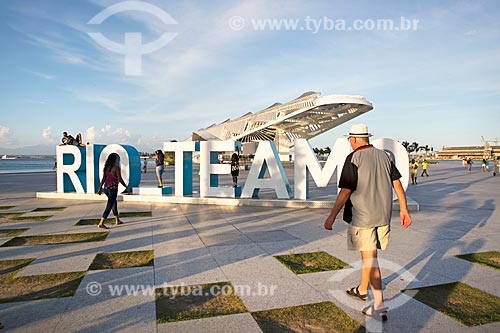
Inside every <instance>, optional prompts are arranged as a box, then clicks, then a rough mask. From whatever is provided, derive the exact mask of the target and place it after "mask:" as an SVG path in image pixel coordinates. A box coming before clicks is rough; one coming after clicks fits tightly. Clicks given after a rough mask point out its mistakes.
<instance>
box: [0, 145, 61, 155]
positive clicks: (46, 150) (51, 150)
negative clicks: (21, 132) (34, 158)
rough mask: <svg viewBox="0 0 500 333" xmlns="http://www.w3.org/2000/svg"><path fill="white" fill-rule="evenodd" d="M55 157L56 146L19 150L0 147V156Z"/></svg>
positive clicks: (27, 147) (39, 146) (37, 146)
mask: <svg viewBox="0 0 500 333" xmlns="http://www.w3.org/2000/svg"><path fill="white" fill-rule="evenodd" d="M4 154H7V155H55V154H56V145H35V146H26V147H19V148H4V147H0V155H4Z"/></svg>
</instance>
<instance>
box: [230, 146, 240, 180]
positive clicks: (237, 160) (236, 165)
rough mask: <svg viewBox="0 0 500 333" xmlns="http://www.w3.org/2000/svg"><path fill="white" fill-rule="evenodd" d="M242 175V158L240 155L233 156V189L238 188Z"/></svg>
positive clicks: (234, 154)
mask: <svg viewBox="0 0 500 333" xmlns="http://www.w3.org/2000/svg"><path fill="white" fill-rule="evenodd" d="M239 174H240V158H239V156H238V154H236V153H233V155H232V156H231V176H232V177H233V187H237V186H238V176H239Z"/></svg>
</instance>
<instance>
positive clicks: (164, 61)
mask: <svg viewBox="0 0 500 333" xmlns="http://www.w3.org/2000/svg"><path fill="white" fill-rule="evenodd" d="M119 3H123V1H116V0H80V1H71V0H64V1H63V0H36V1H35V0H23V1H16V0H2V1H0V37H1V40H2V51H1V52H0V59H1V61H0V72H1V73H2V75H0V96H1V100H0V147H2V148H18V147H24V146H31V145H38V144H50V145H54V147H55V144H57V143H59V142H60V139H61V133H62V132H63V131H67V132H69V133H70V134H73V135H76V133H78V132H81V133H82V135H83V140H84V141H90V142H93V143H103V144H109V143H124V144H130V145H133V146H135V147H137V148H138V149H139V150H141V151H153V150H155V149H157V148H160V147H162V143H163V142H165V141H170V140H172V139H176V140H184V139H186V138H187V137H189V136H190V135H191V133H192V132H193V131H196V130H198V129H200V128H204V127H207V126H209V125H210V124H212V123H218V122H221V121H223V120H225V119H227V118H237V117H238V116H241V115H242V114H244V113H247V112H249V111H250V112H257V111H259V110H262V109H264V108H266V107H268V106H269V105H271V104H273V103H275V102H286V101H289V100H292V99H294V98H296V97H298V96H299V95H301V94H302V93H304V92H306V91H317V92H321V94H322V95H330V94H346V95H362V96H364V97H365V98H366V99H367V100H369V101H370V102H372V103H373V110H372V111H370V112H368V113H366V114H364V115H362V116H360V117H358V118H356V119H355V120H352V121H350V122H347V123H345V124H343V125H341V126H339V127H337V128H334V129H332V130H330V131H328V132H326V133H324V134H322V135H320V136H318V137H316V138H314V139H312V140H311V144H312V146H314V147H325V146H332V145H333V143H334V142H335V140H336V138H338V137H341V136H342V134H344V133H347V132H349V129H350V126H351V125H352V124H353V123H365V124H367V125H368V127H369V130H370V132H372V133H373V134H374V138H379V137H387V138H392V139H395V140H399V141H409V142H414V141H416V142H418V143H419V144H420V145H429V146H431V147H434V149H435V150H440V149H441V148H442V147H443V146H461V145H481V144H482V141H481V136H484V137H485V138H486V139H494V138H497V137H500V2H498V1H439V2H437V1H398V2H395V1H384V0H382V1H269V0H255V1H239V2H238V1H157V0H148V1H145V3H146V4H144V3H143V4H141V6H143V7H141V8H145V7H144V6H148V5H153V6H156V9H155V12H154V13H150V12H145V11H139V10H126V11H122V12H118V13H115V14H114V15H112V16H109V17H107V18H106V19H104V20H103V21H102V23H101V24H88V22H89V21H90V20H91V19H92V18H93V17H95V16H96V15H97V14H98V13H99V12H101V11H102V10H104V9H106V8H108V7H109V6H111V5H114V4H119ZM159 12H164V13H166V15H167V16H168V20H167V21H165V19H162V18H163V17H162V16H161V15H156V14H157V13H159ZM402 17H403V18H404V20H418V22H417V23H416V25H415V26H414V29H413V28H412V29H399V30H397V31H396V30H394V29H393V30H390V29H383V28H379V29H377V28H373V27H372V28H370V22H376V20H380V19H388V20H392V21H393V22H394V24H395V25H396V26H398V25H399V24H400V22H401V18H402ZM272 19H274V20H281V21H275V22H278V23H279V22H281V24H283V22H298V25H297V26H296V28H293V26H288V28H287V27H286V26H284V25H282V26H281V28H280V29H277V28H274V29H273V28H271V27H270V26H269V25H266V26H263V24H268V22H270V21H266V20H272ZM355 20H358V21H359V22H361V23H362V24H365V25H361V28H360V29H351V30H348V29H347V28H346V27H352V26H353V24H354V22H355ZM242 22H243V24H242ZM307 22H308V23H307ZM331 22H334V23H336V24H337V25H336V26H335V29H332V27H331ZM342 22H344V23H345V24H343V23H342ZM412 22H413V21H412ZM329 23H330V25H329ZM275 27H276V26H275ZM401 27H402V26H401ZM96 32H99V33H101V34H102V35H103V36H105V38H107V39H109V40H111V41H114V42H115V43H118V44H124V40H125V33H129V32H134V33H140V34H141V38H142V42H141V43H142V44H148V43H150V42H154V41H155V40H157V39H158V38H159V37H160V36H162V35H163V34H165V33H169V34H171V35H173V36H174V37H173V39H172V40H170V41H168V43H166V44H165V45H164V46H163V47H161V48H159V49H158V50H154V51H152V52H150V53H148V54H143V55H142V56H140V57H139V58H140V59H142V64H140V66H139V68H140V71H141V75H129V74H130V73H126V71H125V67H126V66H125V64H124V62H125V55H124V54H120V53H117V52H114V51H112V50H110V49H108V48H107V47H103V46H102V45H100V44H99V43H98V42H97V41H95V40H94V39H93V38H92V37H91V36H90V35H89V33H96ZM136 35H137V34H136ZM136 66H137V65H136ZM135 68H137V67H135ZM0 153H1V152H0ZM54 153H55V148H54Z"/></svg>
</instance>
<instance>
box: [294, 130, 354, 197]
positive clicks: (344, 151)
mask: <svg viewBox="0 0 500 333" xmlns="http://www.w3.org/2000/svg"><path fill="white" fill-rule="evenodd" d="M294 150H295V169H294V175H295V186H294V198H295V199H300V200H306V199H307V198H308V197H309V175H311V177H312V179H313V180H314V182H315V183H316V186H318V187H327V186H328V183H329V182H330V179H331V178H332V176H333V173H334V172H335V170H338V171H337V183H338V179H339V178H340V173H341V172H342V167H343V166H344V161H345V158H346V157H347V155H349V152H350V151H351V147H350V145H349V142H348V141H347V140H346V139H337V141H335V145H334V146H333V148H332V151H331V153H330V156H328V160H327V161H326V163H325V165H324V167H323V168H321V164H320V163H319V161H318V159H317V158H316V156H315V154H314V151H313V149H312V147H311V145H310V144H309V142H308V141H307V140H306V139H297V140H295V149H294ZM337 191H338V190H337Z"/></svg>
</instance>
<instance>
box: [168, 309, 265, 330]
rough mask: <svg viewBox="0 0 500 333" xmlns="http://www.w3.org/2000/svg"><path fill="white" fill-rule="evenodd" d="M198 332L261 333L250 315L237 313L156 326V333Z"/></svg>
mask: <svg viewBox="0 0 500 333" xmlns="http://www.w3.org/2000/svg"><path fill="white" fill-rule="evenodd" d="M200 331H203V332H207V333H233V332H238V333H259V332H262V330H261V329H260V327H259V325H258V324H257V322H255V320H254V319H253V317H252V315H251V314H250V313H238V314H232V315H226V316H218V317H212V318H203V319H195V320H187V321H179V322H175V323H168V324H159V325H158V333H167V332H176V333H194V332H200Z"/></svg>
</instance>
